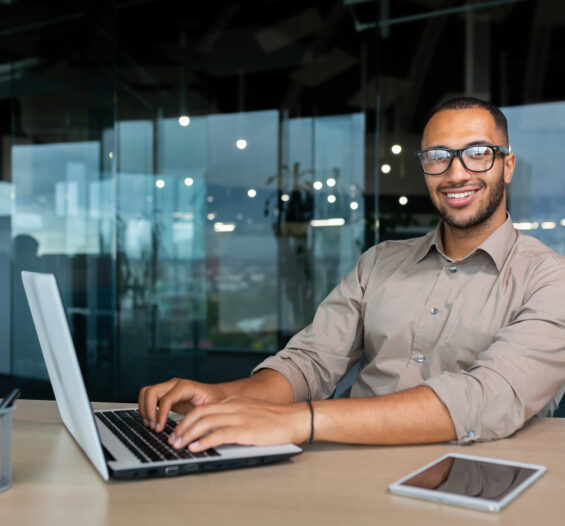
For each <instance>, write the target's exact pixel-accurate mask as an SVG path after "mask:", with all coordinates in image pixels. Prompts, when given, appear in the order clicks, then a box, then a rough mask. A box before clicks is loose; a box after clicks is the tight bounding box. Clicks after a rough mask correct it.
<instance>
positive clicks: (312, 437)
mask: <svg viewBox="0 0 565 526" xmlns="http://www.w3.org/2000/svg"><path fill="white" fill-rule="evenodd" d="M306 403H307V404H308V407H309V408H310V440H308V443H309V444H312V443H313V442H314V408H313V407H312V401H311V400H310V399H308V400H306Z"/></svg>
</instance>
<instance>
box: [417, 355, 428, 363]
mask: <svg viewBox="0 0 565 526" xmlns="http://www.w3.org/2000/svg"><path fill="white" fill-rule="evenodd" d="M416 361H417V362H418V363H424V362H425V361H426V357H425V356H424V355H423V354H419V355H418V356H416Z"/></svg>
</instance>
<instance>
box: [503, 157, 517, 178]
mask: <svg viewBox="0 0 565 526" xmlns="http://www.w3.org/2000/svg"><path fill="white" fill-rule="evenodd" d="M515 166H516V156H515V155H514V154H513V153H509V154H508V155H505V156H504V182H505V183H506V184H510V181H512V175H513V174H514V167H515Z"/></svg>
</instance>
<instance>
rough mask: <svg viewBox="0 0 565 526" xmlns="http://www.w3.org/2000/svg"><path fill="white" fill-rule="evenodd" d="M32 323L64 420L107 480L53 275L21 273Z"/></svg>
mask: <svg viewBox="0 0 565 526" xmlns="http://www.w3.org/2000/svg"><path fill="white" fill-rule="evenodd" d="M22 280H23V283H24V289H25V293H26V296H27V300H28V303H29V308H30V310H31V315H32V318H33V323H34V325H35V330H36V331H37V336H38V338H39V344H40V345H41V351H42V353H43V358H44V359H45V364H46V365H47V372H48V373H49V378H50V380H51V385H52V387H53V392H54V393H55V398H56V400H57V405H58V407H59V412H60V413H61V418H62V420H63V422H64V424H65V426H67V429H68V430H69V432H70V433H71V435H72V436H73V437H74V439H75V440H76V441H77V442H78V444H79V446H80V447H81V448H82V450H83V451H84V452H85V453H86V455H87V456H88V458H89V459H90V461H91V462H92V463H93V464H94V467H96V469H97V470H98V471H99V472H100V475H102V478H103V479H104V480H108V478H109V475H108V467H107V466H106V460H105V459H104V453H103V452H102V446H101V445H100V438H99V436H98V431H97V429H96V425H95V423H94V417H93V415H92V409H91V407H90V402H89V400H88V395H87V393H86V388H85V386H84V381H83V379H82V374H81V372H80V367H79V364H78V360H77V356H76V351H75V347H74V344H73V340H72V338H71V332H70V330H69V325H68V323H67V317H66V315H65V310H64V308H63V302H62V300H61V295H60V294H59V289H58V287H57V282H56V280H55V276H54V275H53V274H40V273H37V272H25V271H24V272H22Z"/></svg>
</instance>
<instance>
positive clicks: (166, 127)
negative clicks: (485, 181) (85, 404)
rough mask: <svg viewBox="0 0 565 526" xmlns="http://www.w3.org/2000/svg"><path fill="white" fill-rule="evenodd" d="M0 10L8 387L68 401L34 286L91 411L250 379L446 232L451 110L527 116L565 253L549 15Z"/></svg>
mask: <svg viewBox="0 0 565 526" xmlns="http://www.w3.org/2000/svg"><path fill="white" fill-rule="evenodd" d="M56 4H57V5H52V4H45V3H41V2H37V1H29V0H20V1H18V2H15V1H10V0H9V1H7V2H0V57H1V58H0V136H1V138H2V148H1V150H0V159H1V162H0V170H1V172H0V289H1V290H2V294H0V386H4V385H9V384H17V385H22V386H23V387H24V396H27V397H49V396H50V393H49V387H48V383H47V382H46V373H45V368H44V366H43V361H42V359H41V354H40V351H39V346H38V343H37V339H36V337H35V333H34V331H33V329H32V324H31V317H30V315H29V310H28V308H27V304H26V302H25V298H24V296H23V290H22V286H21V280H20V276H19V274H20V272H21V270H23V269H25V270H38V271H44V272H53V273H54V274H55V275H56V276H57V279H58V282H59V287H60V289H61V293H62V296H63V301H64V303H65V307H66V309H67V314H68V319H69V323H70V326H71V330H72V334H73V338H74V342H75V346H76V348H77V353H78V356H79V362H80V364H81V367H82V369H83V373H84V375H85V378H86V380H87V386H88V389H89V392H90V394H91V397H92V398H97V399H100V400H103V399H121V400H132V399H134V398H135V396H136V393H137V390H138V389H139V387H140V386H141V385H144V384H146V383H154V382H157V381H160V380H163V379H166V378H168V377H170V376H188V377H192V378H195V379H199V380H204V381H221V380H227V379H233V378H236V377H241V376H245V375H247V374H248V373H249V371H250V370H251V368H252V367H253V366H254V365H255V364H257V363H258V362H259V361H260V360H262V359H263V358H264V357H266V356H268V355H269V354H272V353H274V352H276V351H277V350H278V349H279V348H281V347H282V346H283V345H284V344H285V343H286V341H287V340H288V339H289V338H290V337H291V336H292V335H293V334H294V333H295V332H296V331H298V330H300V329H301V328H302V327H304V326H305V325H307V324H308V323H309V321H310V320H311V317H312V315H313V313H314V310H315V307H316V305H317V304H318V303H319V302H320V301H321V300H322V299H323V297H324V296H325V295H326V294H327V293H328V292H329V291H330V290H331V289H332V288H333V287H334V286H335V285H336V284H337V283H338V282H339V280H340V278H341V277H342V276H343V275H344V274H346V273H347V272H348V271H349V270H350V269H351V268H352V267H353V266H354V264H355V262H356V260H357V258H358V257H359V255H360V254H361V253H362V252H363V251H364V250H365V249H367V248H368V247H370V246H371V245H372V244H374V243H375V242H376V241H378V240H384V239H394V238H406V237H413V236H417V235H421V234H423V233H425V232H428V231H429V230H430V229H432V228H434V226H435V225H436V224H437V221H438V218H437V216H436V214H435V212H434V210H433V208H432V206H431V204H430V203H429V199H428V197H427V193H426V189H425V185H424V181H423V177H422V175H421V173H420V172H419V169H418V167H417V165H416V163H415V159H414V152H415V151H416V150H418V149H419V141H420V132H421V128H422V124H423V122H424V119H425V116H426V114H427V112H428V111H429V109H430V108H431V107H433V106H434V105H436V104H437V103H439V102H441V101H443V100H446V99H447V98H450V97H453V96H457V95H463V94H468V95H475V96H480V97H483V98H486V99H489V100H492V101H493V102H494V103H496V104H498V105H501V106H503V107H504V108H505V112H506V114H507V115H508V118H509V124H510V139H511V143H512V148H513V150H514V151H515V152H516V153H517V155H518V165H517V170H516V174H515V177H514V181H513V183H512V185H511V189H510V200H509V207H510V211H511V214H512V217H513V220H514V221H515V223H516V225H517V226H518V227H519V228H521V229H523V230H527V231H528V233H530V234H533V235H536V236H538V237H540V239H542V240H543V241H544V242H546V243H547V244H549V245H550V246H552V247H553V248H554V249H556V250H558V251H560V252H564V250H565V235H564V234H565V210H564V205H563V204H562V203H563V202H565V201H564V197H565V187H564V186H563V183H562V178H561V177H560V164H559V158H558V155H559V153H558V152H559V151H560V147H559V145H560V141H561V139H562V138H563V137H562V136H563V134H564V131H563V126H562V122H564V119H563V118H562V117H565V115H563V114H565V109H564V108H565V106H564V104H565V102H563V101H565V88H563V87H562V83H561V82H560V81H559V80H560V73H561V64H562V62H563V59H564V58H565V57H564V56H563V55H564V54H565V51H563V50H564V49H565V48H564V47H563V45H562V40H563V39H564V38H565V32H564V30H563V27H564V26H563V24H562V23H561V22H562V21H563V20H565V7H563V6H561V4H559V3H555V2H551V1H550V0H539V1H537V0H521V1H520V0H498V1H494V2H493V1H488V2H487V1H484V2H465V1H448V2H443V1H438V0H399V1H395V2H392V1H390V0H335V1H331V2H327V1H305V2H301V3H288V2H282V1H279V0H264V1H250V2H244V3H242V2H218V1H214V0H212V1H210V2H207V3H205V4H199V6H198V9H196V8H195V6H194V4H191V3H190V2H176V1H171V0H164V1H159V2H156V1H141V2H117V1H116V2H112V1H110V2H103V3H96V4H93V3H92V2H85V1H78V2H73V3H71V2H57V3H56Z"/></svg>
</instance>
